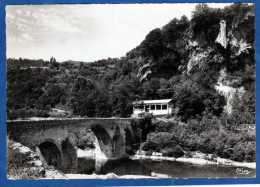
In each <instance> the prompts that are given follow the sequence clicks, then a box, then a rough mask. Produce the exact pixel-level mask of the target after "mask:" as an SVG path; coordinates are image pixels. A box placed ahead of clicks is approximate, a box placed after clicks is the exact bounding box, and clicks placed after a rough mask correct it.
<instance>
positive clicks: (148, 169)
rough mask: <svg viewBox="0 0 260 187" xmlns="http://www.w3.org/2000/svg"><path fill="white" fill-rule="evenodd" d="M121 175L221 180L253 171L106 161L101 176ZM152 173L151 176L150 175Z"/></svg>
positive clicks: (165, 163) (254, 172) (172, 162)
mask: <svg viewBox="0 0 260 187" xmlns="http://www.w3.org/2000/svg"><path fill="white" fill-rule="evenodd" d="M107 173H115V174H116V175H118V176H121V175H145V176H152V175H154V174H155V175H157V174H158V175H159V176H160V175H161V176H169V177H172V178H202V177H203V178H219V177H221V178H223V177H255V175H256V171H255V169H248V168H240V167H234V166H219V165H218V166H217V165H203V166H202V165H194V164H189V163H181V162H176V161H152V160H131V159H125V160H121V161H108V162H107V163H106V164H105V165H104V166H103V168H102V170H101V174H107ZM152 173H153V174H152Z"/></svg>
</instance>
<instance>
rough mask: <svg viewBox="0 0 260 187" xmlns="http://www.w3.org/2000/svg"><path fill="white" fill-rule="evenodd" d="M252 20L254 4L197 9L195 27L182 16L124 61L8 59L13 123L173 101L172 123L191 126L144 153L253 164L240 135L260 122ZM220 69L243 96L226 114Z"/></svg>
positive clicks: (248, 139) (250, 143)
mask: <svg viewBox="0 0 260 187" xmlns="http://www.w3.org/2000/svg"><path fill="white" fill-rule="evenodd" d="M254 18H255V16H254V7H253V6H251V5H246V4H234V5H231V6H229V7H226V8H225V9H212V8H209V7H207V5H204V4H200V5H198V6H197V7H196V9H195V10H194V12H193V16H192V19H191V20H188V19H187V18H186V17H185V16H183V17H182V18H181V19H173V20H172V21H171V22H170V23H168V24H167V25H165V26H164V27H162V28H156V29H154V30H152V31H151V32H150V33H148V34H147V36H146V38H145V39H144V40H143V41H142V42H141V44H140V45H139V46H137V47H136V48H134V49H132V50H131V51H129V52H128V53H127V54H126V56H124V57H121V58H115V59H112V58H109V59H103V60H99V61H96V62H93V63H83V62H73V61H66V62H56V60H55V58H51V60H50V61H43V60H30V59H8V60H7V80H8V84H7V92H8V93H7V96H8V100H7V109H8V111H7V115H8V119H15V118H26V117H32V116H41V117H48V116H49V115H50V114H49V111H50V109H51V108H61V109H64V110H66V111H70V115H69V116H68V117H73V116H85V117H95V116H99V117H112V116H120V117H128V116H130V115H131V113H132V102H133V101H135V100H140V99H165V98H172V99H173V101H174V102H173V103H174V107H175V110H174V112H173V114H172V117H174V118H175V119H176V120H178V121H182V122H184V123H185V124H187V126H183V127H180V128H177V127H176V129H172V128H174V127H175V126H174V125H173V127H171V125H169V124H167V125H169V127H167V128H170V129H171V130H170V131H165V130H163V129H164V128H166V127H163V129H157V131H155V132H153V133H156V134H151V135H149V136H152V137H153V138H151V139H154V138H155V139H156V137H157V136H161V135H160V134H158V135H157V133H164V134H163V135H162V136H163V137H165V138H166V137H168V136H169V141H166V140H165V141H166V143H165V144H166V145H165V144H164V143H159V142H157V140H156V142H153V143H156V145H157V144H159V146H163V147H159V148H158V147H157V146H158V145H157V146H155V147H153V146H154V145H153V143H148V145H144V149H148V148H149V149H150V147H152V148H151V149H159V150H162V149H164V148H165V149H166V148H167V149H169V147H171V148H174V149H177V151H168V152H174V153H169V154H172V155H173V154H175V153H176V152H177V153H178V152H179V153H180V152H181V151H180V149H181V148H180V147H179V146H184V145H185V148H189V149H191V150H193V149H200V150H203V151H205V152H215V153H216V154H218V155H221V156H224V157H229V158H233V159H235V160H254V159H255V157H254V150H255V149H254V148H255V147H254V146H255V137H254V136H253V135H252V136H249V135H247V134H246V133H245V134H243V133H240V132H239V133H237V131H236V129H238V128H240V126H241V124H254V123H255V58H254ZM222 19H224V20H225V21H226V23H227V40H228V46H227V48H226V49H225V48H223V47H222V46H221V45H219V44H217V43H216V42H215V39H216V37H217V35H218V32H219V22H220V20H222ZM129 34H131V33H129ZM232 41H243V42H244V43H247V44H248V45H250V46H252V47H251V48H248V49H247V50H245V51H242V52H240V44H239V43H238V42H237V44H235V43H234V42H232ZM188 67H189V68H188ZM223 68H225V69H226V70H227V74H228V76H229V77H230V78H227V79H228V80H227V82H229V86H232V87H234V88H238V87H243V88H244V89H245V93H244V94H243V95H242V96H241V97H240V96H236V97H234V99H233V110H232V113H231V114H229V115H227V114H226V113H225V112H224V111H223V107H224V105H225V104H226V101H225V98H224V97H223V96H222V95H220V94H219V93H218V92H217V91H216V90H215V88H214V86H215V85H216V83H217V80H218V77H219V71H220V70H221V69H223ZM149 70H150V71H151V73H149V74H147V75H146V73H147V72H148V71H149ZM157 125H158V124H157ZM179 131H181V132H179ZM166 132H167V133H168V134H165V133H166ZM177 132H179V133H177ZM149 136H148V137H147V138H148V142H150V140H149ZM175 136H177V137H175ZM158 141H159V140H158ZM169 142H170V143H169ZM176 142H178V144H176ZM168 143H169V144H168ZM172 145H174V146H172ZM177 145H178V146H177ZM164 146H165V147H164ZM176 146H177V148H176ZM147 147H148V148H147ZM165 154H166V153H165ZM167 154H168V153H167Z"/></svg>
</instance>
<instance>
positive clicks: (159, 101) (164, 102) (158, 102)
mask: <svg viewBox="0 0 260 187" xmlns="http://www.w3.org/2000/svg"><path fill="white" fill-rule="evenodd" d="M171 101H172V99H158V100H140V101H134V102H133V104H166V103H169V102H171Z"/></svg>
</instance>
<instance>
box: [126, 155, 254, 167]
mask: <svg viewBox="0 0 260 187" xmlns="http://www.w3.org/2000/svg"><path fill="white" fill-rule="evenodd" d="M130 158H131V159H133V160H142V159H147V160H153V161H163V160H165V161H175V162H182V163H190V164H194V165H221V166H233V167H243V168H249V169H256V162H237V161H233V160H230V159H225V158H220V157H214V156H213V154H205V153H201V152H192V153H191V154H190V155H189V157H188V156H185V155H184V156H183V157H179V158H174V157H167V156H162V154H161V153H157V152H153V154H152V155H146V153H145V151H137V153H136V154H135V155H134V156H132V157H130Z"/></svg>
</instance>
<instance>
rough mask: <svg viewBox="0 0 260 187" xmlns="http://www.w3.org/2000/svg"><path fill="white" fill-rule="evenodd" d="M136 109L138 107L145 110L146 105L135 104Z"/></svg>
mask: <svg viewBox="0 0 260 187" xmlns="http://www.w3.org/2000/svg"><path fill="white" fill-rule="evenodd" d="M134 109H137V110H143V109H144V105H139V104H137V105H134Z"/></svg>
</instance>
